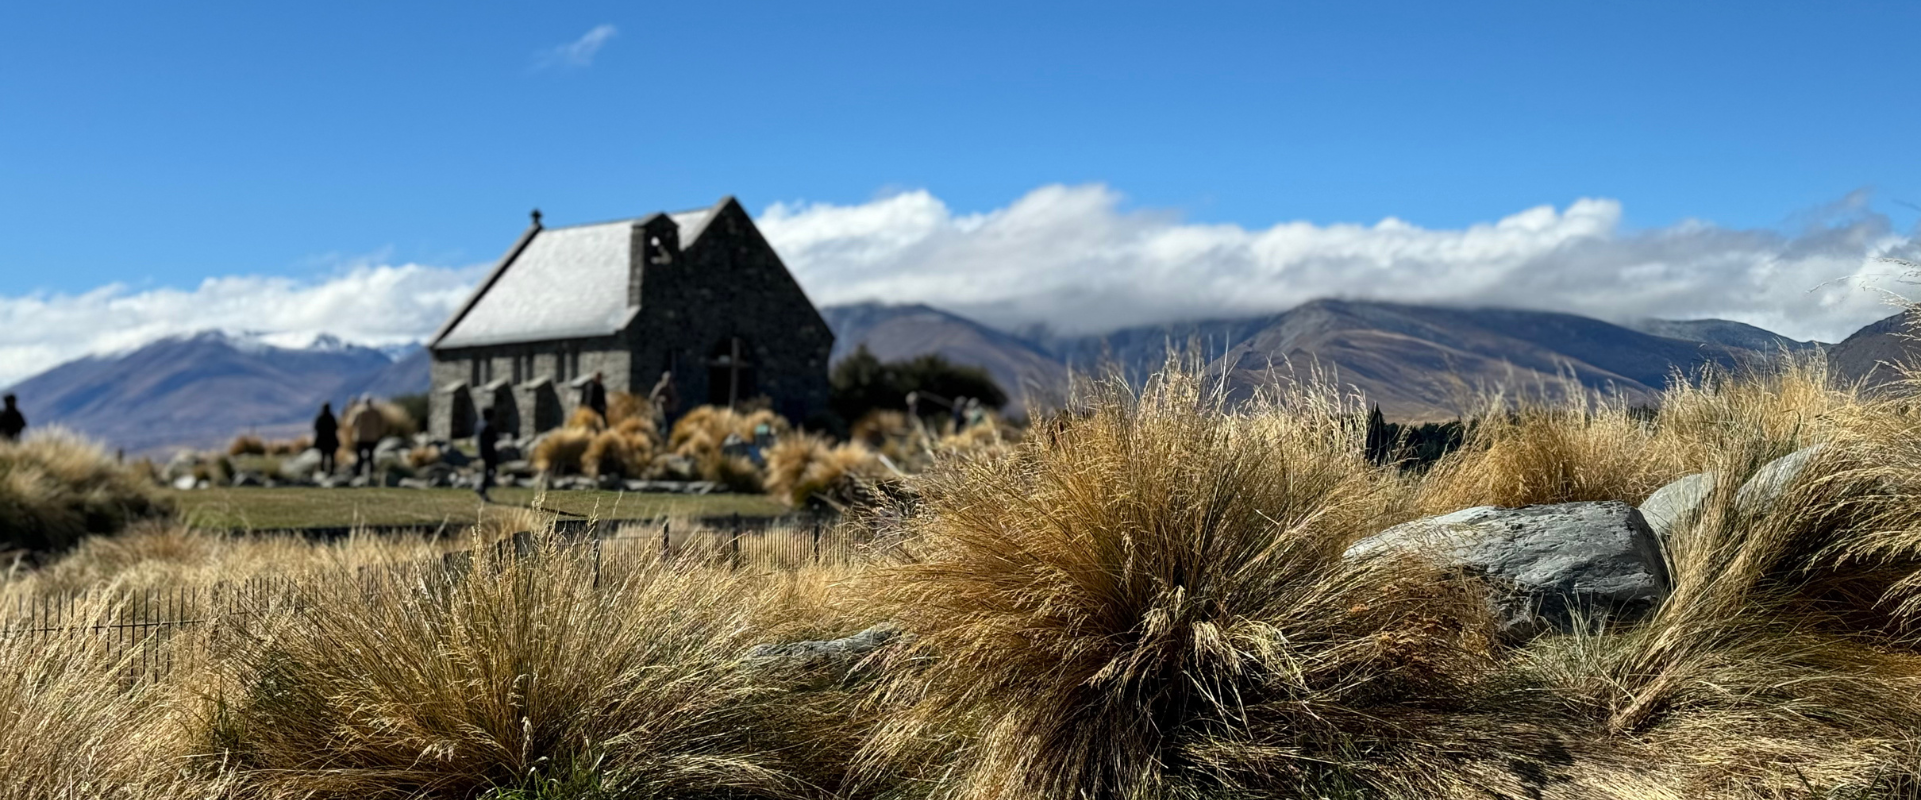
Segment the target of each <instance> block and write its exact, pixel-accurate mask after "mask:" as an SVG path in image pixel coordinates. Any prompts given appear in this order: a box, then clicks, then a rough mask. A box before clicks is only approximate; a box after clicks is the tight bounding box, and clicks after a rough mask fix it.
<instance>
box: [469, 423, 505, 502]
mask: <svg viewBox="0 0 1921 800" xmlns="http://www.w3.org/2000/svg"><path fill="white" fill-rule="evenodd" d="M497 435H498V434H496V433H495V432H494V407H493V406H488V407H486V408H484V409H482V410H481V412H480V424H478V425H476V426H474V445H475V446H477V447H479V448H480V482H479V483H477V484H475V485H474V493H476V494H478V495H480V499H481V500H482V501H483V502H488V503H491V502H493V501H494V499H493V498H491V497H488V496H487V490H488V489H491V488H493V486H494V467H497V466H499V465H500V451H499V450H497V449H495V448H494V438H495V437H496V436H497Z"/></svg>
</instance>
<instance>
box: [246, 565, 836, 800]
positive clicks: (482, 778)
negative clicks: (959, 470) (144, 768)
mask: <svg viewBox="0 0 1921 800" xmlns="http://www.w3.org/2000/svg"><path fill="white" fill-rule="evenodd" d="M422 585H424V586H426V587H427V588H426V591H424V592H423V591H421V590H420V589H419V588H418V587H420V586H422ZM299 600H300V602H301V603H302V604H303V605H304V606H305V607H306V608H307V610H306V611H305V612H303V613H300V614H298V615H290V616H288V617H286V618H284V620H283V621H277V622H276V624H274V625H272V627H271V629H270V633H269V635H267V636H264V637H262V640H261V641H260V643H259V646H258V647H257V648H256V649H253V650H251V651H249V652H247V653H246V654H245V655H244V656H243V657H242V658H241V659H240V660H239V664H240V666H239V667H238V669H237V674H236V675H234V676H233V677H235V678H238V680H236V681H234V683H233V686H234V687H235V690H236V691H237V692H239V694H238V695H236V696H233V697H232V699H231V700H230V702H231V703H232V710H231V716H230V718H229V720H228V721H227V723H226V728H225V730H224V732H223V736H224V738H226V740H227V741H229V742H231V745H230V746H231V748H232V752H233V757H234V759H235V761H236V764H237V766H238V768H239V771H240V776H241V780H242V781H243V783H244V784H246V786H247V787H248V789H249V791H250V792H254V793H257V794H258V796H262V797H309V796H315V795H316V794H318V795H319V796H324V797H376V796H413V795H415V794H421V793H425V794H431V795H433V796H449V797H470V796H473V795H475V794H478V793H480V792H483V791H485V790H488V789H491V788H499V787H523V786H529V785H548V784H552V785H557V786H559V787H565V786H567V785H568V784H569V783H571V782H573V781H576V780H579V779H580V778H579V776H581V775H583V774H588V775H591V776H592V781H593V783H594V785H595V786H596V788H598V789H599V790H600V791H602V792H606V793H607V794H609V795H612V796H661V795H664V794H665V795H672V794H686V793H690V792H699V793H702V794H711V793H715V792H719V791H727V792H732V793H738V794H745V795H749V796H771V795H780V794H785V793H787V792H790V791H792V790H793V789H795V788H797V786H798V785H797V783H796V781H795V780H794V779H793V778H792V777H791V776H789V775H787V774H785V773H784V771H783V770H782V769H781V767H782V761H781V754H780V751H779V748H778V747H777V746H771V745H777V743H778V742H777V741H769V740H767V738H766V737H767V734H768V733H769V732H770V731H777V730H778V729H779V727H780V720H781V718H782V715H783V713H784V710H783V708H782V704H781V703H780V702H779V701H780V695H781V693H780V692H779V691H777V690H776V689H775V688H774V687H770V686H765V685H761V684H759V683H757V682H756V680H755V675H754V673H753V672H752V671H750V670H748V669H745V668H744V667H743V666H742V665H741V664H740V663H739V661H738V655H739V652H740V651H741V650H743V649H744V648H745V647H747V646H749V645H752V644H754V643H755V642H756V641H758V640H760V639H761V638H764V637H768V636H778V635H780V625H779V623H778V622H776V623H775V624H773V625H771V626H768V627H762V626H760V625H755V624H752V623H753V622H754V621H755V620H757V619H762V620H764V619H767V618H768V615H767V614H766V613H764V612H763V610H762V609H761V608H760V606H761V604H762V603H763V602H765V601H764V600H762V599H761V598H760V597H759V596H758V587H757V586H756V585H755V584H754V582H753V581H751V580H750V579H749V578H747V577H732V576H730V575H728V574H724V573H723V574H717V573H708V572H704V571H697V572H676V571H671V570H666V571H656V572H653V573H650V574H645V575H641V576H636V578H635V579H634V580H631V581H628V582H625V583H623V584H621V585H619V586H614V587H600V588H597V587H595V586H594V584H593V574H592V571H591V563H590V562H587V561H585V560H583V559H581V558H580V556H579V551H561V550H557V549H552V548H547V547H543V548H541V549H540V550H539V552H538V553H537V554H535V555H533V556H532V557H529V558H526V559H519V560H513V559H509V560H503V561H496V560H494V559H492V558H489V557H482V558H479V559H476V561H475V562H474V563H473V564H472V566H471V569H470V570H469V571H468V572H467V574H466V575H465V576H464V577H459V578H456V576H452V575H447V574H445V573H443V572H441V571H440V570H439V569H438V567H437V565H436V567H434V568H432V569H430V570H427V571H424V572H418V573H412V574H409V573H407V572H403V573H401V574H399V575H393V574H391V573H388V574H385V575H383V577H380V578H377V579H375V580H374V582H372V583H371V584H370V583H368V582H367V581H352V580H342V581H334V582H326V581H322V582H316V583H312V584H308V585H307V586H304V587H303V593H302V595H301V597H300V598H299ZM776 619H777V616H776ZM584 709H593V710H594V711H593V713H586V714H583V713H581V711H582V710H584Z"/></svg>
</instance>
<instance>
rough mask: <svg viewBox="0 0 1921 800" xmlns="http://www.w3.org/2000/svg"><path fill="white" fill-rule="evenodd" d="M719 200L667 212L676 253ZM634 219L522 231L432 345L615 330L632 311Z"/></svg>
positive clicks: (469, 344) (692, 237)
mask: <svg viewBox="0 0 1921 800" xmlns="http://www.w3.org/2000/svg"><path fill="white" fill-rule="evenodd" d="M726 202H727V200H726V199H723V200H721V202H720V203H718V204H716V205H714V206H712V207H710V208H702V209H696V210H692V211H679V212H673V213H670V214H668V217H670V218H672V219H673V221H674V224H675V225H677V226H679V228H680V246H681V249H682V250H685V249H687V248H688V247H691V246H692V245H693V244H694V241H695V240H696V239H698V238H699V237H700V234H701V232H702V231H704V230H705V229H706V227H707V222H708V221H709V220H711V219H713V218H714V215H715V214H717V213H718V212H719V210H720V207H721V205H724V204H725V203H726ZM642 219H645V217H636V218H632V219H621V220H614V221H612V222H597V223H593V224H589V225H572V226H567V227H560V228H540V227H535V228H532V229H530V230H529V231H528V233H527V234H525V235H523V236H522V240H521V241H520V242H516V243H515V247H514V249H512V250H509V251H508V253H507V257H506V258H505V259H504V260H502V262H501V264H500V265H499V266H497V267H495V268H494V272H493V274H491V275H489V276H488V278H487V280H486V281H484V282H482V283H481V285H480V288H479V289H478V290H476V292H475V294H474V297H473V298H472V299H470V300H468V301H467V305H466V307H465V308H463V309H462V310H461V311H460V312H459V313H457V314H456V315H455V316H454V318H453V321H452V322H451V324H450V325H449V327H448V328H447V329H446V330H444V331H442V332H441V334H440V336H439V337H437V338H436V339H435V341H434V346H435V347H474V346H479V345H491V344H505V343H509V342H534V341H546V340H552V339H573V338H579V337H585V336H607V335H610V334H613V333H616V332H618V331H619V330H620V329H621V328H623V327H625V326H626V325H627V322H628V320H629V319H631V318H632V317H633V314H634V312H635V311H636V310H637V309H635V308H632V307H629V306H628V305H627V280H628V270H629V267H630V263H629V261H630V259H631V257H632V256H631V254H630V252H629V250H630V248H631V247H632V243H631V236H632V231H633V225H634V223H635V222H638V221H640V220H642Z"/></svg>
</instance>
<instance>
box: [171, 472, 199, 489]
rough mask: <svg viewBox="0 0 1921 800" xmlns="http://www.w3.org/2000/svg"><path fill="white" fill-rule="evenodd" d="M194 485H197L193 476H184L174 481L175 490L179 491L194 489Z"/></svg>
mask: <svg viewBox="0 0 1921 800" xmlns="http://www.w3.org/2000/svg"><path fill="white" fill-rule="evenodd" d="M194 483H195V480H194V477H193V476H192V475H182V476H180V477H178V478H174V479H173V488H175V489H179V490H180V491H183V492H184V491H186V490H188V489H192V488H193V487H194Z"/></svg>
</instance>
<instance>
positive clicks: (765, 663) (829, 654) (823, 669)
mask: <svg viewBox="0 0 1921 800" xmlns="http://www.w3.org/2000/svg"><path fill="white" fill-rule="evenodd" d="M902 636H903V632H902V631H901V628H900V626H899V625H896V624H894V623H892V622H883V623H881V624H879V625H875V626H873V627H871V628H868V629H867V630H864V631H861V632H860V633H856V634H854V635H852V636H847V637H844V638H840V639H829V640H826V641H812V642H786V643H782V644H763V645H756V646H755V647H754V648H753V649H751V650H748V651H747V657H746V661H747V663H748V664H750V665H752V666H755V667H758V668H761V669H772V670H780V671H783V672H791V673H794V674H797V675H803V676H810V677H811V679H810V680H805V681H803V683H804V684H805V685H807V686H809V687H813V688H821V687H825V686H829V685H832V684H836V683H840V682H842V681H844V680H846V678H847V677H848V676H849V673H851V672H853V670H854V669H855V668H856V667H858V666H860V662H861V661H862V660H863V659H865V658H867V657H868V656H869V655H872V654H873V652H874V651H876V650H879V649H880V648H881V647H883V646H885V645H887V644H888V643H889V642H892V641H894V640H896V639H899V638H901V637H902Z"/></svg>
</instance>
